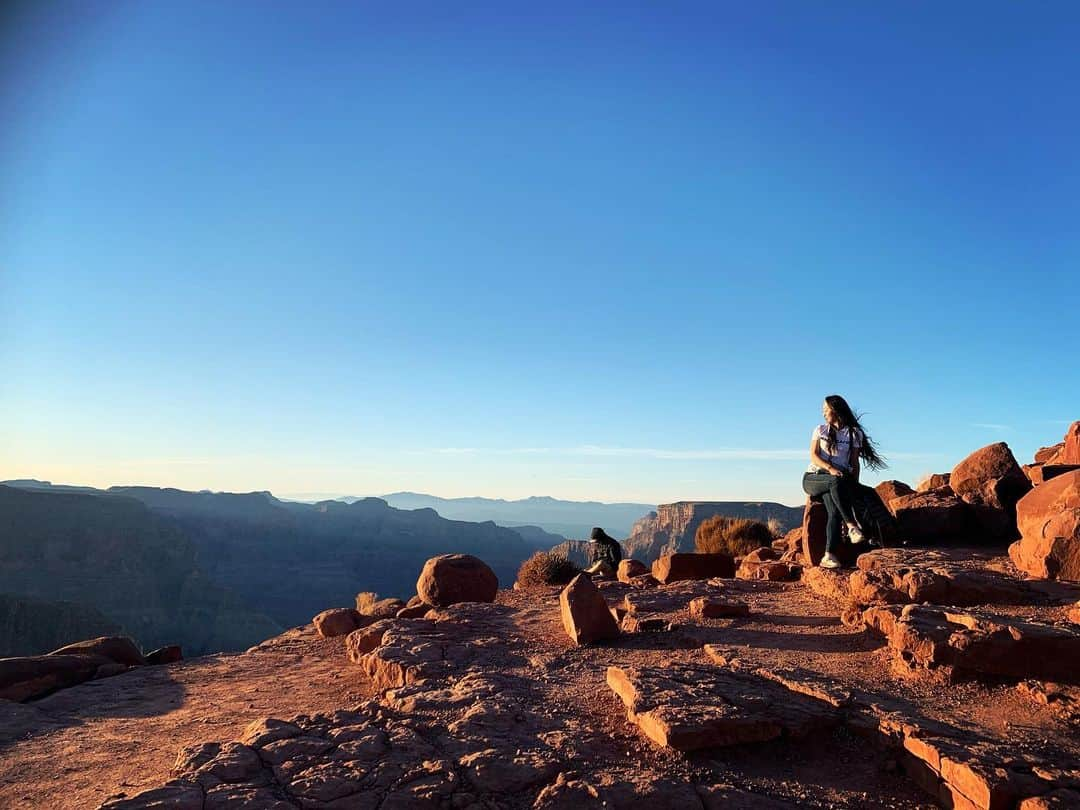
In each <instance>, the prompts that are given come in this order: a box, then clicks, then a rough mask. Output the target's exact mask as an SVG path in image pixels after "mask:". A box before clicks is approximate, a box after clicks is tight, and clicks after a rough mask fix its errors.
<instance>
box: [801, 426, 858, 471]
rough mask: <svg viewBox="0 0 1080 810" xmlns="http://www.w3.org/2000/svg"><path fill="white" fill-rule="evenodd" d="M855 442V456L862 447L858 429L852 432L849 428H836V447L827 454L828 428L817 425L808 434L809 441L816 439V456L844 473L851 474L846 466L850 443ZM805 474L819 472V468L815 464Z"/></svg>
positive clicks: (849, 455)
mask: <svg viewBox="0 0 1080 810" xmlns="http://www.w3.org/2000/svg"><path fill="white" fill-rule="evenodd" d="M853 438H854V440H855V455H856V456H857V455H858V454H859V450H860V449H861V448H862V445H863V434H862V431H861V430H859V429H858V428H855V429H854V430H852V429H851V428H838V429H837V431H836V447H834V448H833V452H831V453H830V452H829V426H828V425H818V426H817V427H816V428H814V430H813V432H812V433H811V434H810V439H811V441H813V440H814V439H817V443H818V455H819V456H821V457H822V458H823V459H825V460H826V461H828V462H829V463H830V464H832V465H833V466H834V467H836V468H837V469H838V470H843V471H844V472H851V466H850V465H849V464H848V461H849V459H850V458H851V441H852V439H853ZM806 471H807V472H821V468H820V467H818V466H817V465H816V464H811V465H810V466H809V467H808V468H807V470H806Z"/></svg>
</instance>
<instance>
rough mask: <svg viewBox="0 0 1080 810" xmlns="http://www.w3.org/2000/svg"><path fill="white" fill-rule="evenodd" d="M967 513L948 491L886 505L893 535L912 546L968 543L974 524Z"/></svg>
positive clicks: (964, 505) (928, 493)
mask: <svg viewBox="0 0 1080 810" xmlns="http://www.w3.org/2000/svg"><path fill="white" fill-rule="evenodd" d="M971 509H972V508H971V506H969V505H968V504H966V503H964V502H963V501H962V500H960V498H958V497H957V496H956V495H954V494H952V490H951V489H949V488H948V487H942V488H941V489H933V490H930V491H929V492H916V493H915V494H913V495H903V496H901V497H899V498H894V499H893V500H892V501H890V502H889V510H890V511H891V512H892V513H893V515H895V517H896V531H897V534H898V535H899V536H900V537H901V538H902V539H904V540H908V541H910V542H915V543H929V544H935V543H948V542H955V541H958V540H969V539H972V534H973V533H974V531H975V529H976V524H975V520H974V517H973V515H972V511H971Z"/></svg>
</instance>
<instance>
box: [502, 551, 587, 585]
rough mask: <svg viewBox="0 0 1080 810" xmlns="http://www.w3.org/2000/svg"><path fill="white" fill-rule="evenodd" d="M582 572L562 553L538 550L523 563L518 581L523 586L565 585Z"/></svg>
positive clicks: (519, 570)
mask: <svg viewBox="0 0 1080 810" xmlns="http://www.w3.org/2000/svg"><path fill="white" fill-rule="evenodd" d="M580 573H581V569H580V568H578V567H577V566H576V565H575V564H574V563H572V562H570V560H568V559H567V558H566V557H564V556H562V555H561V554H553V553H551V552H550V551H538V552H536V553H535V554H533V555H532V556H531V557H529V559H527V560H525V562H523V563H522V564H521V567H520V568H519V569H518V574H517V581H518V582H520V583H521V587H523V588H530V587H536V586H538V585H565V584H566V583H568V582H569V581H570V580H572V579H573V578H574V577H576V576H577V575H578V574H580Z"/></svg>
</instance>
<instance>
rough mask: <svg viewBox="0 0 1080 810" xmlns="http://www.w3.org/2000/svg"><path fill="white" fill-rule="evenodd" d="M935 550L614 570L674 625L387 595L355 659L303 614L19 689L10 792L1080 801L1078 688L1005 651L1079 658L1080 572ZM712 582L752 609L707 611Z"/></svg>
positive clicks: (2, 717)
mask: <svg viewBox="0 0 1080 810" xmlns="http://www.w3.org/2000/svg"><path fill="white" fill-rule="evenodd" d="M904 554H908V555H909V556H910V559H909V560H905V559H902V556H903V555H904ZM920 554H922V555H923V556H921V557H920V556H919V555H920ZM936 554H937V555H938V556H931V557H930V558H927V557H926V556H925V553H924V552H897V551H893V552H884V553H879V554H878V557H877V558H875V557H872V556H871V557H867V556H864V557H863V558H862V559H863V560H864V561H865V562H864V563H863V567H862V568H861V569H860V570H858V571H856V572H854V575H853V572H852V571H845V572H842V573H841V574H831V573H828V572H822V571H821V570H820V569H813V570H814V571H817V572H819V576H817V578H816V579H815V577H807V578H805V579H804V581H802V582H770V581H757V580H741V579H714V580H710V581H703V580H700V581H693V582H683V583H675V584H671V585H666V586H661V587H653V588H647V587H646V588H643V587H634V586H631V585H628V584H623V583H618V582H607V583H602V584H601V593H602V594H603V596H604V598H605V599H606V601H607V603H608V605H610V606H612V607H615V608H618V609H619V610H620V612H627V613H629V615H630V616H631V617H633V618H634V619H636V620H637V623H638V626H659V627H661V628H664V629H660V630H658V631H655V632H641V631H639V632H631V633H628V632H624V633H622V634H621V635H619V637H618V638H616V639H613V640H610V641H606V642H602V643H598V644H595V645H591V646H581V647H579V646H576V645H574V644H572V643H571V641H570V639H569V638H568V636H567V633H566V631H565V630H564V627H563V622H562V620H561V617H560V608H559V600H558V593H559V591H558V589H539V590H535V589H534V590H529V591H512V590H503V591H500V592H499V594H498V597H497V600H496V603H495V604H475V603H474V604H461V605H454V606H451V607H449V608H445V609H442V610H437V611H433V612H432V613H429V614H428V615H427V617H426V618H420V619H395V620H392V622H391V623H390V624H389V625H388V626H389V629H387V630H386V631H385V634H384V635H383V636H382V639H381V644H380V645H379V646H378V647H377V648H375V649H374V650H373V651H371V652H367V653H365V654H358V655H355V656H354V657H355V658H357V659H358V661H357V662H356V663H353V662H351V661H350V660H349V658H348V657H347V656H346V649H345V644H344V642H343V640H342V638H336V639H320V638H318V636H317V635H316V634H315V633H314V632H313V631H312V630H311V629H310V628H307V629H300V630H296V631H290V633H288V634H286V635H285V636H282V637H279V638H277V639H273V640H271V641H269V642H267V643H265V644H264V645H261V646H260V647H259V648H256V649H254V650H252V651H249V652H247V653H244V654H240V655H231V656H228V655H222V656H210V657H206V658H202V659H195V660H192V661H186V662H183V663H180V664H174V665H168V666H163V667H155V668H146V669H143V670H133V671H131V672H128V673H126V674H124V675H120V676H117V677H114V678H108V679H105V680H101V681H94V682H90V683H87V684H83V685H81V686H78V687H74V688H72V689H68V690H64V691H62V692H59V693H57V694H55V695H53V696H51V697H48V698H45V699H43V700H39V701H37V702H34V703H30V704H5V705H4V706H3V707H2V708H0V712H2V714H0V727H2V728H5V729H7V731H6V732H5V733H6V734H7V739H6V741H5V742H4V743H3V745H4V748H3V749H2V751H0V754H2V757H3V761H4V764H5V768H4V773H3V776H2V778H0V805H2V806H4V807H8V806H11V807H21V806H25V807H37V806H50V807H72V808H75V807H79V808H83V807H96V806H98V805H100V804H101V803H102V802H105V801H106V800H107V799H109V798H110V797H111V798H112V799H113V801H112V802H111V803H109V806H110V807H114V808H115V807H130V808H135V807H139V808H145V807H174V808H189V807H190V808H213V807H241V806H243V807H280V808H295V807H305V808H308V807H310V808H322V807H343V808H344V807H348V808H353V807H355V808H380V810H388V809H389V808H395V807H422V806H431V807H453V808H482V807H504V808H517V807H544V808H556V807H567V808H570V807H589V806H596V807H601V806H607V807H630V806H631V805H634V804H637V803H639V802H642V801H644V802H647V803H648V806H650V807H672V808H676V807H677V808H684V807H689V808H714V807H715V808H719V807H731V808H739V807H762V808H769V807H821V808H824V807H844V808H859V807H875V808H916V807H932V806H935V805H936V804H943V805H944V806H952V807H958V808H961V807H962V808H967V807H981V808H987V810H989V809H990V808H993V809H994V810H996V808H999V807H1000V808H1006V807H1009V808H1011V807H1015V806H1017V805H1018V803H1019V802H1020V801H1021V800H1022V799H1024V797H1027V796H1034V795H1043V796H1044V797H1045V796H1049V797H1056V798H1055V799H1053V800H1054V801H1057V802H1058V803H1057V804H1046V805H1042V806H1062V807H1064V806H1074V805H1072V804H1070V802H1072V800H1073V799H1075V798H1077V797H1078V796H1080V733H1078V732H1080V719H1078V718H1080V711H1078V710H1077V709H1078V706H1080V703H1077V700H1078V699H1080V693H1078V692H1077V691H1076V688H1075V687H1074V686H1070V685H1068V684H1064V685H1062V684H1060V683H1059V681H1061V680H1063V679H1062V678H1060V677H1056V680H1055V679H1049V678H1043V679H1039V678H1024V677H1017V676H1016V675H1015V674H1005V675H1003V674H1001V673H1000V672H997V671H995V667H996V668H997V669H1002V667H1000V666H998V664H997V663H995V662H998V661H999V660H1002V659H1006V660H1008V659H1011V658H1016V656H1017V655H1019V656H1020V658H1021V659H1023V658H1032V659H1033V660H1034V659H1038V658H1039V657H1040V656H1042V657H1043V658H1045V657H1046V656H1045V655H1043V653H1044V652H1045V649H1047V648H1044V647H1040V646H1038V645H1040V644H1044V643H1050V644H1055V645H1058V646H1056V647H1053V648H1052V649H1054V650H1056V651H1057V652H1056V655H1057V656H1066V657H1067V656H1070V655H1071V656H1074V657H1073V658H1072V659H1071V660H1072V661H1073V666H1074V669H1072V670H1071V672H1073V673H1075V672H1077V671H1078V669H1076V668H1075V666H1076V663H1077V662H1080V657H1077V653H1078V646H1077V643H1078V642H1077V636H1076V633H1077V627H1078V626H1077V625H1076V624H1075V617H1073V614H1072V613H1070V610H1073V609H1071V608H1070V607H1068V605H1069V604H1070V603H1075V602H1076V600H1077V598H1080V592H1076V591H1075V589H1071V588H1070V587H1069V586H1064V585H1055V586H1054V589H1053V591H1052V592H1051V591H1048V590H1043V591H1038V592H1037V593H1033V592H1032V591H1031V590H1030V589H1031V586H1030V585H1028V584H1027V583H1024V582H1021V580H1020V577H1019V576H1018V574H1017V572H1016V571H1015V569H1013V568H1011V567H1010V563H1009V562H1008V558H1006V557H1003V556H998V557H989V556H988V555H986V554H985V553H984V554H981V555H973V554H967V553H965V552H964V551H963V550H952V551H950V552H937V553H936ZM897 555H900V557H898V556H897ZM942 555H945V556H944V557H943V556H942ZM946 557H947V559H946ZM875 559H877V562H876V563H874V562H873V561H874V560H875ZM913 570H915V571H916V572H922V573H921V574H920V575H919V576H915V577H912V575H911V574H912V571H913ZM984 572H985V576H986V578H987V582H986V590H985V595H986V599H987V600H988V601H987V602H985V603H981V604H980V603H979V597H978V583H979V582H980V577H981V576H983V573H984ZM808 573H809V572H808ZM905 577H906V579H905ZM946 580H947V581H946ZM913 583H914V584H913ZM928 583H929V584H928ZM871 586H873V587H871ZM919 587H922V588H924V589H925V588H930V587H934V588H937V591H935V592H936V593H939V594H940V593H951V594H953V595H958V594H959V595H964V594H966V601H964V600H962V601H964V605H965V607H963V608H956V609H955V610H954V614H955V615H958V614H957V613H956V612H957V611H959V612H962V613H963V615H970V614H973V613H977V614H978V617H979V618H978V621H977V622H975V623H974V624H972V626H971V627H966V626H960V625H953V624H950V623H949V621H946V620H945V619H943V618H942V617H941V616H938V615H936V614H935V615H934V617H931V618H932V619H933V621H936V622H938V623H937V624H934V623H933V621H931V618H927V617H926V616H924V615H922V614H921V613H918V614H917V615H915V613H917V611H915V613H913V611H914V609H910V608H909V609H906V610H907V615H901V614H902V613H903V612H904V611H905V608H904V607H903V604H904V603H905V602H909V601H911V600H912V599H914V598H918V597H919V596H921V595H925V593H926V591H925V590H924V591H920V590H919ZM875 588H876V590H875ZM965 588H966V589H967V590H965ZM905 589H907V590H905ZM908 591H910V592H911V594H914V596H912V595H910V594H908ZM1018 592H1022V594H1023V595H1022V597H1017V593H1018ZM699 597H706V598H707V599H710V600H716V601H721V602H724V603H726V604H730V603H733V602H734V603H742V604H745V605H746V606H747V608H748V609H749V615H747V616H744V617H734V618H716V619H709V618H700V617H696V618H692V617H691V614H690V612H689V610H688V607H689V604H690V602H691V601H692V600H693V599H695V598H699ZM860 600H863V602H865V604H861V603H860ZM890 605H892V606H893V607H890ZM916 607H917V606H916ZM882 610H885V611H892V612H891V613H888V615H887V616H884V618H883V617H882V615H880V611H882ZM874 611H878V612H879V613H874ZM893 613H895V614H896V615H895V616H894V615H893ZM954 614H950V615H953V616H954V618H955V615H954ZM841 615H843V616H844V619H845V621H841ZM988 616H989V617H990V618H987V617H988ZM890 617H891V618H892V621H893V623H892V624H891V625H889V626H887V627H884V628H883V627H882V625H883V624H886V623H887V621H886V620H887V619H889V618H890ZM1010 617H1011V618H1012V619H1016V620H1023V621H1026V622H1027V624H1024V625H1022V626H1020V629H1017V628H1016V627H1013V626H1005V625H1002V624H1001V622H1002V621H1005V620H1006V619H1007V618H1010ZM1071 617H1072V618H1071ZM647 620H655V621H647ZM991 620H993V622H997V623H996V624H993V626H992V627H991V628H990V630H989V631H987V632H983V630H980V628H982V627H983V625H980V624H978V622H984V623H985V622H990V621H991ZM957 621H959V619H957ZM941 622H945V624H944V625H942V624H941ZM633 624H634V622H633V621H629V620H624V626H632V625H633ZM942 626H944V627H946V629H947V630H949V632H948V633H946V634H945V635H944V636H942V635H941V634H940V633H939V632H938V631H939V630H940V628H941V627H942ZM897 628H899V629H897ZM1002 628H1004V629H1002ZM1032 628H1035V630H1032ZM1045 628H1051V630H1050V631H1046V630H1045ZM1054 628H1057V629H1054ZM1058 630H1060V633H1058V635H1056V636H1055V635H1054V633H1057V632H1058ZM920 633H921V634H922V635H920ZM935 633H937V635H935ZM1046 633H1049V637H1050V640H1049V642H1047V641H1045V638H1046V637H1047V636H1046ZM1032 638H1034V641H1031V639H1032ZM927 639H929V641H927ZM1017 643H1019V644H1022V645H1028V646H1020V647H1010V646H1009V645H1010V644H1017ZM935 644H937V645H938V646H936V647H935V646H934V645H935ZM1031 644H1034V645H1035V646H1030V645H1031ZM927 645H929V646H927ZM926 650H930V652H929V653H928V654H924V655H923V656H922V657H921V658H920V657H919V655H915V654H913V651H923V652H924V653H925V651H926ZM1018 650H1019V653H1018V652H1017V651H1018ZM973 651H974V652H973ZM950 656H951V657H950ZM957 662H960V665H959V666H954V665H957ZM987 662H989V663H987ZM965 667H966V669H965ZM980 667H981V668H984V669H985V668H987V667H988V668H989V669H990V670H991V671H990V672H988V673H987V672H982V671H981V670H980ZM1004 669H1006V670H1007V669H1008V667H1004ZM1033 671H1038V666H1035V667H1034V669H1033ZM1061 671H1062V668H1061V666H1060V665H1059V666H1058V667H1057V669H1054V670H1053V672H1055V673H1057V674H1058V675H1060V673H1061ZM1066 675H1068V672H1066ZM1064 680H1071V681H1072V682H1074V683H1075V681H1076V680H1077V677H1072V678H1071V679H1070V678H1069V677H1066V678H1065V679H1064ZM178 750H180V755H179V757H177V751H178ZM58 769H59V770H60V771H61V773H62V774H63V779H62V780H58V779H57V778H56V777H57V771H58ZM167 780H168V781H167ZM155 785H157V786H162V785H164V786H163V787H154V786H155ZM147 789H148V790H147ZM1073 789H1076V790H1077V791H1078V792H1074V790H1073ZM140 791H147V792H143V793H141V794H140ZM136 794H140V795H137V796H136ZM126 797H135V798H126ZM155 801H156V802H159V803H158V804H154V803H153V802H155ZM1045 801H1046V802H1050V801H1051V799H1050V798H1047V799H1045ZM160 802H164V803H160ZM1037 806H1040V805H1031V804H1030V801H1029V802H1028V804H1026V805H1024V810H1027V808H1028V807H1037Z"/></svg>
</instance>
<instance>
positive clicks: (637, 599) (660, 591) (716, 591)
mask: <svg viewBox="0 0 1080 810" xmlns="http://www.w3.org/2000/svg"><path fill="white" fill-rule="evenodd" d="M721 592H722V591H721V589H720V588H718V587H716V586H714V585H710V584H709V583H708V582H704V581H701V580H692V581H690V582H680V583H678V584H675V585H664V586H662V587H660V588H649V589H647V590H640V591H633V592H632V593H628V594H626V596H624V597H623V607H624V608H625V609H626V612H627V613H629V614H630V615H632V616H637V615H642V616H643V615H646V614H650V613H676V612H679V611H683V610H686V609H687V607H688V606H689V604H690V601H691V600H692V599H696V598H697V597H699V596H719V595H720V594H721Z"/></svg>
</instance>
